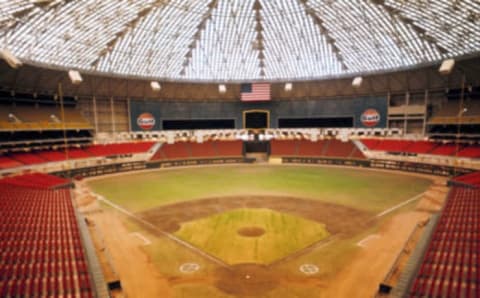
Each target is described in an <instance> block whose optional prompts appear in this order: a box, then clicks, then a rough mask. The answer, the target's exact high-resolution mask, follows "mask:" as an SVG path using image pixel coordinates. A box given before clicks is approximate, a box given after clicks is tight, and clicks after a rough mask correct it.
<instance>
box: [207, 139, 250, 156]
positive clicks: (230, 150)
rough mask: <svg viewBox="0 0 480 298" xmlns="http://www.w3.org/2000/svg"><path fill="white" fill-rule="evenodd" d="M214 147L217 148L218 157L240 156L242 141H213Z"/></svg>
mask: <svg viewBox="0 0 480 298" xmlns="http://www.w3.org/2000/svg"><path fill="white" fill-rule="evenodd" d="M214 146H215V147H216V148H217V152H218V156H221V157H225V156H242V154H243V142H242V141H215V142H214Z"/></svg>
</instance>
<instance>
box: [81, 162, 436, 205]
mask: <svg viewBox="0 0 480 298" xmlns="http://www.w3.org/2000/svg"><path fill="white" fill-rule="evenodd" d="M429 184H430V181H429V180H427V179H422V178H418V177H411V176H407V175H400V174H395V173H385V172H376V171H366V170H361V169H358V170H357V169H345V168H331V167H312V166H262V165H258V166H257V165H230V166H216V167H196V168H175V169H168V170H160V171H154V172H146V173H131V174H126V175H121V176H114V177H103V178H100V179H98V180H94V181H91V182H89V185H90V186H91V187H92V189H93V190H94V191H95V192H97V193H99V194H101V195H103V196H105V197H106V198H107V199H109V200H111V201H113V202H115V203H117V204H119V205H121V206H123V207H124V208H126V209H128V210H130V211H134V212H138V211H142V210H146V209H149V208H152V207H157V206H161V205H165V204H170V203H175V202H179V201H186V200H194V199H198V198H209V197H221V196H238V195H248V194H255V195H277V196H278V195H286V196H294V197H303V198H311V199H315V200H322V201H326V202H331V203H335V204H342V205H345V206H350V207H354V208H358V209H361V210H366V211H372V212H379V211H382V210H385V209H387V208H390V207H392V206H395V205H396V204H398V203H399V202H402V201H404V200H407V199H409V198H411V197H413V196H415V195H417V194H419V193H421V192H423V191H425V190H426V188H427V187H428V185H429Z"/></svg>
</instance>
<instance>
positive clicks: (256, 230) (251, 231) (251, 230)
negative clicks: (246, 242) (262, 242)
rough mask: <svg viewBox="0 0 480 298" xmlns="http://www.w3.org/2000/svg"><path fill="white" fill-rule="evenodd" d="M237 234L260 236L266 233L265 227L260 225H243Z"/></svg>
mask: <svg viewBox="0 0 480 298" xmlns="http://www.w3.org/2000/svg"><path fill="white" fill-rule="evenodd" d="M237 234H238V235H240V236H244V237H260V236H262V235H263V234H265V229H263V228H260V227H243V228H240V229H238V231H237Z"/></svg>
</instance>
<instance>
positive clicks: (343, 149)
mask: <svg viewBox="0 0 480 298" xmlns="http://www.w3.org/2000/svg"><path fill="white" fill-rule="evenodd" d="M270 148H271V155H272V156H306V157H331V158H355V159H365V158H366V157H365V155H364V154H363V153H362V152H361V151H360V150H359V149H358V148H357V146H356V145H355V144H354V143H353V142H352V141H347V142H342V141H339V140H336V139H332V140H319V141H316V142H312V141H310V140H272V141H271V142H270Z"/></svg>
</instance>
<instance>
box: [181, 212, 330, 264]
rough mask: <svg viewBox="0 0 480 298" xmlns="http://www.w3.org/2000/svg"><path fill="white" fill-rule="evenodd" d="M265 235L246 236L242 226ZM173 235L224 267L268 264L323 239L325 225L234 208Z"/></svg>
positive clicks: (187, 226)
mask: <svg viewBox="0 0 480 298" xmlns="http://www.w3.org/2000/svg"><path fill="white" fill-rule="evenodd" d="M252 226H253V227H259V228H262V229H263V230H264V231H265V233H264V234H263V235H261V236H258V237H245V236H241V235H239V234H238V233H237V231H238V230H239V229H241V228H244V227H252ZM175 235H176V236H177V237H179V238H181V239H183V240H185V241H187V242H190V243H191V244H193V245H195V246H196V247H198V248H200V249H201V250H203V251H205V252H207V253H209V254H211V255H214V256H216V257H217V258H219V259H221V260H223V261H224V262H226V263H227V264H230V265H234V264H242V263H257V264H269V263H271V262H273V261H275V260H277V259H280V258H282V257H286V256H288V255H290V254H292V253H294V252H295V251H298V250H300V249H302V248H304V247H307V246H309V245H311V244H313V243H315V242H317V241H320V240H323V239H325V238H326V237H327V236H328V235H329V233H328V232H327V230H326V228H325V225H324V224H320V223H317V222H314V221H310V220H306V219H303V218H301V217H297V216H292V215H288V214H284V213H280V212H276V211H273V210H270V209H246V208H242V209H235V210H231V211H227V212H224V213H221V214H215V215H212V216H209V217H206V218H202V219H198V220H194V221H190V222H186V223H183V224H182V226H181V228H180V230H178V231H177V232H175Z"/></svg>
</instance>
